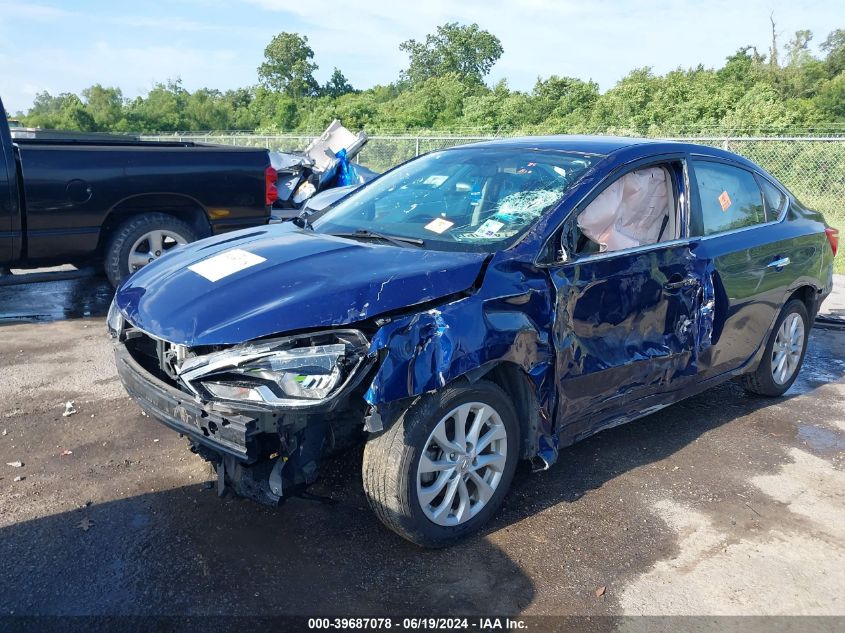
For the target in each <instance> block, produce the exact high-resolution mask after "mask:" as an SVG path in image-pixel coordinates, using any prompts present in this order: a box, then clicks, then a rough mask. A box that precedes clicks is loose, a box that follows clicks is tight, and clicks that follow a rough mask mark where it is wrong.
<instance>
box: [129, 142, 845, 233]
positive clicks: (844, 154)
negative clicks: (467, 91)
mask: <svg viewBox="0 0 845 633" xmlns="http://www.w3.org/2000/svg"><path fill="white" fill-rule="evenodd" d="M144 138H145V139H150V140H174V139H177V140H186V141H196V142H203V143H219V144H223V145H242V146H247V147H266V148H268V149H271V150H274V151H296V150H302V149H304V148H305V147H306V146H307V145H308V143H310V142H311V141H312V140H313V139H314V138H315V136H309V135H292V134H278V135H264V134H175V135H156V136H145V137H144ZM490 138H493V137H491V136H454V135H448V134H440V135H438V134H436V133H430V134H426V135H419V136H411V135H409V136H398V135H397V136H378V135H373V136H370V140H369V142H368V143H367V144H366V145H365V146H364V148H363V150H362V151H361V153H360V154H359V155H358V156H357V157H356V159H355V160H356V162H359V163H361V164H362V165H365V166H367V167H369V168H371V169H374V170H376V171H384V170H385V169H388V168H390V167H392V166H394V165H396V164H398V163H401V162H403V161H406V160H408V159H410V158H413V157H414V156H419V155H420V154H424V153H425V152H430V151H432V150H435V149H442V148H445V147H452V146H454V145H461V144H464V143H472V142H476V141H482V140H488V139H490ZM670 140H677V141H689V142H693V143H701V144H704V145H712V146H716V147H721V148H723V149H726V150H729V151H731V152H734V153H736V154H740V155H741V156H745V157H746V158H748V159H750V160H752V161H754V162H755V163H757V164H758V165H760V166H762V167H763V168H764V169H766V170H767V171H769V172H770V173H771V174H772V175H774V176H775V177H776V178H778V179H779V180H780V181H781V182H783V183H784V184H785V185H786V186H787V187H789V189H790V190H791V191H792V192H793V193H794V194H795V195H796V196H797V197H798V198H799V199H800V200H801V201H802V202H803V203H804V204H806V205H808V206H810V207H812V208H814V209H818V210H819V211H821V212H822V213H824V214H825V216H826V217H827V219H828V221H829V222H831V223H832V224H834V225H836V226H838V227H839V228H840V229H845V137H836V136H830V137H820V136H794V137H741V138H729V137H720V136H710V137H676V138H673V139H670Z"/></svg>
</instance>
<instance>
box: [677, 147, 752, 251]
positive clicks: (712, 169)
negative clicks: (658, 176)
mask: <svg viewBox="0 0 845 633" xmlns="http://www.w3.org/2000/svg"><path fill="white" fill-rule="evenodd" d="M692 164H693V168H694V169H695V179H696V182H697V185H698V197H699V201H700V208H701V217H700V218H697V220H698V222H696V224H698V226H694V227H693V229H694V232H695V233H696V234H698V235H713V234H714V233H724V232H725V231H733V230H735V229H741V228H745V227H748V226H754V225H755V224H762V223H764V222H765V221H766V213H765V211H764V207H763V196H762V194H761V193H760V187H759V186H758V185H757V180H756V179H755V178H754V175H753V174H752V173H751V172H750V171H746V170H744V169H740V168H739V167H733V166H731V165H726V164H724V163H714V162H709V161H700V160H694V161H692Z"/></svg>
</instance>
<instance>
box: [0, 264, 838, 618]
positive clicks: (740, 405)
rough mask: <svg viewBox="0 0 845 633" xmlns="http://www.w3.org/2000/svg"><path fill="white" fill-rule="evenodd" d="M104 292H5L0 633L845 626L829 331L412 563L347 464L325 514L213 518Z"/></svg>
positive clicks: (596, 440) (239, 503) (75, 288)
mask: <svg viewBox="0 0 845 633" xmlns="http://www.w3.org/2000/svg"><path fill="white" fill-rule="evenodd" d="M110 296H111V291H110V288H109V287H108V285H107V283H106V282H105V281H104V280H103V279H102V278H100V277H96V276H94V277H84V278H82V279H70V280H61V281H55V282H44V283H33V284H23V285H16V286H8V287H2V288H0V561H2V573H0V615H32V614H39V615H44V614H47V615H50V614H52V615H179V616H184V615H244V614H250V615H279V614H296V615H314V614H320V615H339V616H354V615H372V614H374V613H396V614H405V615H417V616H422V615H444V614H452V615H454V614H466V615H485V614H491V613H495V614H500V615H514V616H516V615H522V616H531V615H579V616H603V615H636V614H651V615H709V616H712V615H781V614H791V615H799V614H803V615H838V616H845V592H843V588H845V472H843V466H845V463H843V459H845V406H843V404H845V331H843V330H842V329H837V328H829V329H828V328H826V329H821V328H814V329H813V331H812V334H811V337H810V343H809V349H808V353H807V357H806V361H805V365H804V368H803V371H802V373H801V375H800V377H799V379H798V381H797V382H796V383H795V385H794V386H793V387H792V389H791V390H790V391H789V392H788V393H787V394H786V396H784V397H782V398H779V399H766V398H759V397H753V396H750V395H748V394H746V393H745V392H743V390H742V389H741V388H739V387H738V386H737V385H736V384H734V383H727V384H724V385H722V386H719V387H717V388H714V389H712V390H710V391H708V392H706V393H703V394H701V395H699V396H697V397H695V398H692V399H690V400H687V401H685V402H682V403H679V404H677V405H674V406H672V407H669V408H667V409H664V410H662V411H660V412H659V413H656V414H654V415H651V416H648V417H646V418H643V419H641V420H638V421H636V422H633V423H630V424H627V425H624V426H621V427H617V428H614V429H611V430H608V431H605V432H602V433H600V434H598V435H597V436H595V437H592V438H590V439H588V440H586V441H584V442H581V443H580V444H577V445H575V446H573V447H570V448H567V449H564V450H562V451H561V454H560V458H559V461H558V463H557V464H556V465H555V466H554V467H553V468H552V469H550V470H549V471H547V472H544V473H539V474H531V473H530V472H529V471H528V469H527V468H522V469H520V471H519V472H518V474H517V477H516V479H515V482H514V485H513V489H512V492H511V493H510V494H509V496H508V497H507V498H506V501H505V505H504V507H503V509H502V510H501V511H500V512H499V513H498V515H497V516H496V518H495V519H494V520H493V521H492V523H491V524H490V525H489V528H488V529H487V530H486V531H485V532H484V533H483V534H481V535H479V536H477V537H473V538H470V539H468V540H466V541H464V542H462V543H460V544H458V545H456V546H454V547H452V548H449V549H446V550H438V551H426V550H421V549H419V548H417V547H415V546H413V545H411V544H409V543H406V542H405V541H403V540H402V539H400V538H399V537H397V536H395V535H394V534H393V533H391V532H389V531H387V530H386V529H385V528H383V527H382V525H381V524H380V523H379V522H378V520H377V519H376V518H375V516H374V515H373V514H372V513H371V512H370V511H369V509H368V508H367V504H366V500H365V498H364V495H363V492H362V489H361V474H360V466H361V450H352V451H349V452H347V453H345V454H344V455H342V456H340V457H338V458H336V459H333V460H330V461H327V462H325V463H324V466H323V469H322V477H321V479H320V480H319V482H318V484H317V485H316V486H315V489H314V492H317V493H319V494H321V495H326V496H329V497H331V498H332V499H334V500H335V501H336V503H335V504H325V503H320V502H316V501H311V500H304V499H296V498H294V499H291V500H289V501H287V502H286V503H285V504H283V505H282V506H281V507H279V508H267V507H262V506H259V505H256V504H254V503H252V502H249V501H244V500H241V499H237V498H233V497H231V496H227V497H224V498H222V499H221V498H218V497H217V495H216V493H215V491H214V490H213V489H212V487H211V482H213V481H214V476H213V475H212V474H211V473H210V472H209V470H208V468H207V466H206V464H205V463H204V462H203V461H202V460H201V459H199V458H198V457H196V456H194V455H192V454H191V453H189V452H188V450H187V448H186V443H185V441H184V440H182V439H180V438H179V437H178V436H177V435H176V434H175V433H173V432H171V431H169V430H168V429H166V428H164V427H163V426H161V425H159V424H158V423H156V422H155V421H154V420H151V419H150V418H148V417H145V416H142V415H141V412H140V409H139V408H138V407H137V406H136V405H135V404H134V403H133V402H132V401H131V400H130V399H129V398H128V397H127V396H126V395H125V393H124V392H123V389H122V387H121V385H120V383H119V381H118V379H117V377H116V374H115V369H114V364H113V361H112V357H111V341H110V340H109V339H108V337H107V335H106V333H105V326H104V315H105V312H106V309H107V307H108V303H109V300H110ZM68 401H73V403H74V408H75V410H76V411H77V412H76V413H74V414H73V415H70V416H63V415H62V413H63V412H64V411H65V403H66V402H68ZM10 462H11V463H15V462H21V463H22V464H23V465H22V466H20V467H15V466H10V465H8V464H7V463H10ZM825 622H827V624H828V625H831V624H832V625H833V626H836V627H838V626H841V625H842V623H843V619H841V618H837V619H834V620H833V621H830V620H827V621H825ZM832 630H835V629H832ZM839 630H841V628H840V629H839Z"/></svg>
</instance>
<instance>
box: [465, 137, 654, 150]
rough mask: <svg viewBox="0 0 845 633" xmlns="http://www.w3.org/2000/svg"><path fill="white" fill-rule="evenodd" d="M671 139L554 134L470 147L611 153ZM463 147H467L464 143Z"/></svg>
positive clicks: (516, 138)
mask: <svg viewBox="0 0 845 633" xmlns="http://www.w3.org/2000/svg"><path fill="white" fill-rule="evenodd" d="M667 142H669V141H660V140H657V139H650V138H631V137H625V136H598V135H590V136H588V135H578V134H559V135H554V136H518V137H509V138H497V139H491V140H489V141H481V142H478V143H471V144H469V145H468V146H469V147H502V148H504V147H508V148H522V149H546V150H557V151H561V152H582V153H585V154H611V153H613V152H615V151H617V150H620V149H623V148H625V147H631V146H632V145H642V144H645V143H648V144H653V145H659V144H661V143H667ZM463 147H467V145H464V146H463Z"/></svg>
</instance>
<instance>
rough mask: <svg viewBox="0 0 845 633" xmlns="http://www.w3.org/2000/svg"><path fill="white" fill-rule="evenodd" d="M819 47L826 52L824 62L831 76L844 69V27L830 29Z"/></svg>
mask: <svg viewBox="0 0 845 633" xmlns="http://www.w3.org/2000/svg"><path fill="white" fill-rule="evenodd" d="M820 48H821V49H822V50H823V51H824V52H825V53H827V56H826V57H825V60H824V62H825V66H827V71H828V74H829V75H830V76H831V77H835V76H836V75H838V74H839V73H841V72H842V71H845V29H836V30H835V31H831V33H830V34H828V36H827V38H825V41H824V42H822V44H821V46H820Z"/></svg>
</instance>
